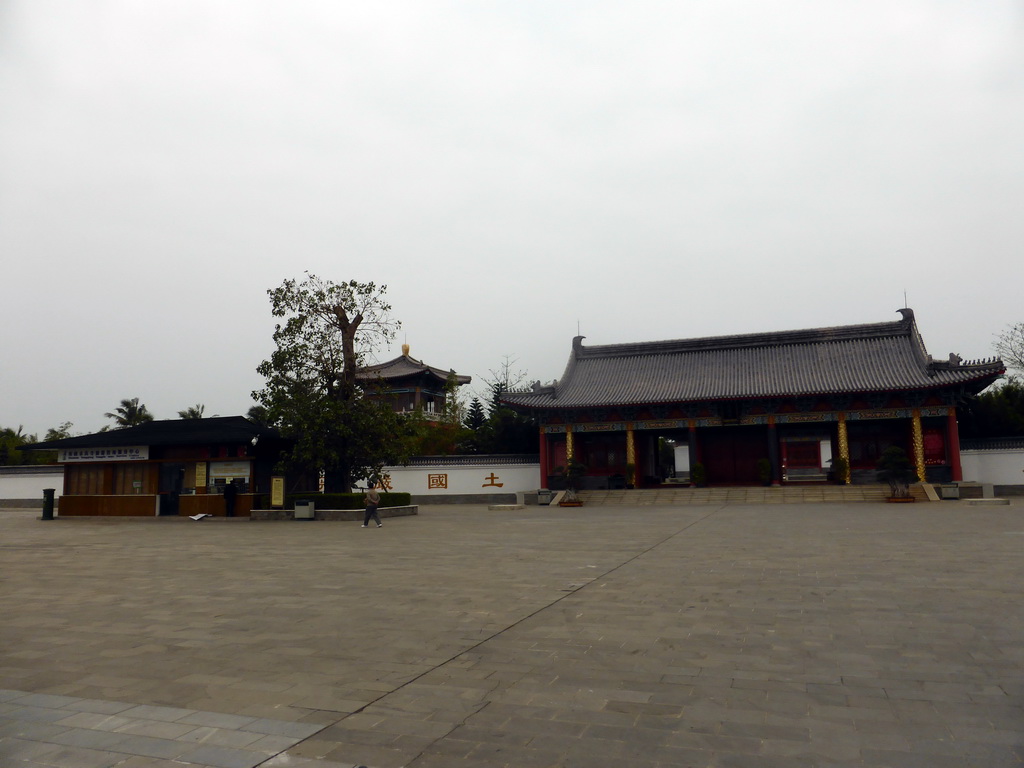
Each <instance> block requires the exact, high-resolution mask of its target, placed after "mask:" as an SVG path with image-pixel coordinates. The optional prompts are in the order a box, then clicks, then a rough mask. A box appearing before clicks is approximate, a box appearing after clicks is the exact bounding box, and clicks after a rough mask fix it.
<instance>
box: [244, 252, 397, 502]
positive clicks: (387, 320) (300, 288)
mask: <svg viewBox="0 0 1024 768" xmlns="http://www.w3.org/2000/svg"><path fill="white" fill-rule="evenodd" d="M386 291H387V287H386V286H383V285H381V286H378V285H376V284H375V283H359V282H356V281H355V280H352V281H350V282H348V283H341V284H337V283H333V282H331V281H329V280H324V279H321V278H319V277H317V276H316V275H312V274H310V273H308V272H307V273H306V279H305V280H303V281H302V282H298V281H296V280H286V281H284V283H282V284H281V286H280V287H278V288H274V289H271V290H268V291H267V294H268V295H269V297H270V302H271V312H272V314H273V315H274V317H276V318H280V319H281V321H282V322H279V323H278V324H277V325H276V326H275V330H274V337H273V338H274V344H275V345H276V349H275V350H274V352H273V353H272V354H271V357H270V359H269V360H264V361H263V362H262V363H261V364H260V365H259V367H258V368H257V371H258V372H259V373H260V375H261V376H263V377H264V378H265V379H266V383H265V385H264V387H263V388H262V389H260V390H257V391H255V392H253V393H252V396H253V399H254V400H256V402H257V403H258V404H259V405H260V406H263V407H264V408H266V413H267V415H268V417H269V422H270V423H271V424H272V425H274V426H276V427H277V428H278V429H279V430H280V431H281V433H282V434H283V435H284V436H285V437H287V438H290V439H291V440H292V441H293V444H292V448H291V450H290V452H289V454H288V455H287V456H286V457H285V460H286V464H287V465H288V467H289V468H290V469H291V470H293V471H295V472H299V473H304V474H305V475H306V476H314V475H315V474H317V473H319V472H320V471H321V470H322V471H323V472H324V473H325V487H326V489H327V490H329V491H336V490H341V491H350V490H351V488H352V485H353V483H355V482H356V481H357V480H359V479H362V478H372V477H375V476H377V475H379V474H380V473H381V471H382V470H383V467H384V465H385V464H388V463H392V462H397V461H400V460H401V459H402V458H404V447H405V446H406V445H407V442H406V440H404V439H403V437H404V435H405V434H406V433H407V431H408V430H407V426H406V425H404V424H402V423H401V421H400V418H399V416H398V415H397V414H395V413H394V411H392V410H391V408H390V407H389V405H388V403H387V402H385V401H383V400H381V399H377V398H373V397H368V396H367V395H366V391H365V390H366V389H367V387H372V386H373V385H372V384H368V385H366V386H360V385H359V383H358V382H357V380H356V373H357V371H358V369H359V367H360V366H361V365H362V362H363V359H364V357H365V356H367V355H369V354H371V353H372V352H373V351H374V350H375V349H377V348H378V347H379V346H381V345H383V344H386V343H388V342H390V341H391V340H393V339H394V336H395V332H396V331H397V329H398V328H399V325H400V324H399V323H398V321H396V320H392V319H391V306H390V305H389V304H387V303H386V302H385V301H384V294H385V293H386Z"/></svg>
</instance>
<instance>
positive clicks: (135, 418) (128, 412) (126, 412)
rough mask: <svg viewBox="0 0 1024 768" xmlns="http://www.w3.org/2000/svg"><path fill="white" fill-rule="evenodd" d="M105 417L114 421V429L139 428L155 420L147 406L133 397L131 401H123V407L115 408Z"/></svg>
mask: <svg viewBox="0 0 1024 768" xmlns="http://www.w3.org/2000/svg"><path fill="white" fill-rule="evenodd" d="M103 415H104V416H106V417H107V418H108V419H113V420H114V429H123V428H125V427H137V426H139V425H140V424H145V423H146V422H147V421H152V420H153V414H151V413H150V412H149V411H148V410H147V409H146V406H145V405H141V404H139V398H137V397H133V398H131V399H130V400H129V399H127V398H126V399H124V400H122V401H121V405H119V406H118V407H117V408H115V409H114V410H113V412H111V413H105V414H103Z"/></svg>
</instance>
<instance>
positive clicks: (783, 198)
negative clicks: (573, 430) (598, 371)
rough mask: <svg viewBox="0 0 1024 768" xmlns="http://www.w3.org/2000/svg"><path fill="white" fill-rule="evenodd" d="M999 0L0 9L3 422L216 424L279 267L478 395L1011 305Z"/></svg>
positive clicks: (970, 318)
mask: <svg viewBox="0 0 1024 768" xmlns="http://www.w3.org/2000/svg"><path fill="white" fill-rule="evenodd" d="M1022 43H1024V5H1022V3H1021V2H1020V0H1017V1H1016V2H1009V1H1007V2H1000V1H999V0H993V1H992V2H988V1H987V0H964V1H962V2H961V1H958V0H945V1H943V0H931V1H929V2H924V1H918V0H902V1H901V2H899V3H893V2H889V1H888V0H886V2H872V1H871V0H857V2H853V1H852V0H851V1H850V2H844V1H842V0H840V1H838V2H825V3H823V2H820V0H808V1H807V2H790V1H788V0H780V2H773V3H765V2H755V1H754V0H733V1H731V2H730V1H729V0H725V1H716V2H709V1H708V0H703V1H701V2H696V1H693V0H673V1H671V2H653V1H650V0H634V2H631V3H623V2H601V1H600V0H595V1H593V2H572V1H570V0H563V2H550V0H546V1H545V2H534V1H532V0H507V1H505V2H459V1H452V2H433V1H432V0H417V1H415V2H372V3H368V2H347V1H344V0H343V1H339V0H330V1H325V2H283V0H282V1H280V2H267V1H262V2H261V1H257V0H244V1H243V0H201V1H199V0H145V1H143V0H137V1H135V2H116V1H114V0H85V1H83V0H0V92H2V98H0V268H2V273H0V274H2V286H3V293H2V295H3V303H2V306H3V308H4V313H3V315H4V324H3V326H4V330H3V333H2V335H0V350H2V355H0V426H12V427H17V426H18V425H19V424H20V425H24V427H25V429H26V431H28V432H38V433H39V435H40V437H42V434H43V433H45V431H46V430H47V429H48V428H49V427H52V426H56V425H58V424H60V423H61V422H64V421H71V422H73V423H74V428H73V429H74V431H75V432H92V431H95V430H97V429H99V428H100V427H102V426H104V425H105V424H107V423H109V420H108V419H105V418H104V417H103V413H104V412H106V411H110V410H113V408H114V407H115V406H116V405H118V403H119V401H120V400H121V399H122V398H127V397H139V398H140V399H141V401H142V402H143V403H145V404H146V405H147V406H148V407H149V409H150V411H152V412H153V413H154V414H155V415H156V416H157V417H158V418H176V416H177V411H178V410H181V409H183V408H185V407H187V406H189V405H193V404H195V403H204V404H205V406H206V414H207V415H213V414H219V415H225V416H226V415H236V414H244V413H245V411H246V410H247V409H248V408H249V406H250V405H251V404H252V401H251V399H250V396H249V393H250V392H251V391H252V390H253V389H255V388H258V387H259V386H260V385H261V379H260V377H259V376H258V375H257V374H256V371H255V369H256V366H257V365H258V364H259V363H260V361H261V360H263V359H264V358H266V357H267V356H269V354H270V351H271V349H272V342H271V334H272V332H273V325H274V320H273V318H272V317H271V315H270V304H269V301H268V297H267V295H266V291H267V289H268V288H272V287H275V286H277V285H279V284H280V283H281V282H282V281H284V280H285V279H287V278H301V277H302V273H303V271H305V270H308V271H310V272H313V273H315V274H317V275H319V276H321V277H324V278H327V279H331V280H334V281H337V282H341V281H347V280H351V279H356V280H360V281H375V282H377V283H384V284H386V285H387V286H388V298H389V299H390V302H391V303H392V305H393V307H394V315H395V316H396V317H397V318H398V319H400V320H401V321H402V322H403V329H402V331H401V332H400V334H399V338H398V340H397V342H396V345H395V347H394V348H393V349H386V350H381V351H380V352H379V353H378V359H379V360H386V359H389V358H390V357H393V356H395V355H397V354H400V349H399V347H400V344H401V342H402V341H403V340H407V341H408V343H409V344H410V345H411V347H412V355H413V356H414V357H417V358H420V359H423V360H425V361H426V362H427V363H429V364H431V365H435V366H439V367H442V368H454V369H455V370H456V371H458V372H459V373H462V374H469V375H471V376H473V377H474V384H473V385H471V386H472V387H473V388H474V389H476V387H477V385H478V384H480V385H482V382H483V380H484V379H486V378H488V377H489V371H491V370H496V369H499V368H500V367H501V364H502V362H503V361H504V360H505V359H506V356H508V357H510V358H512V359H514V360H516V361H517V362H515V364H514V368H515V369H516V370H523V371H525V372H526V373H527V374H528V376H529V378H530V379H543V380H544V381H550V380H551V379H553V378H556V377H558V376H561V374H562V371H563V368H564V366H565V363H566V360H567V358H568V355H569V351H570V346H571V341H572V337H573V336H574V335H576V332H577V324H578V327H579V329H580V331H581V333H582V334H583V335H585V336H586V337H587V340H586V342H585V343H587V344H610V343H620V342H632V341H648V340H656V339H673V338H689V337H697V336H717V335H726V334H732V333H747V332H759V331H775V330H788V329H794V328H809V327H820V326H831V325H845V324H850V323H873V322H881V321H888V320H893V319H898V317H899V316H898V315H897V314H896V310H897V309H898V308H899V307H901V306H903V305H904V292H906V296H907V303H908V304H909V305H910V306H911V307H913V308H914V310H915V312H916V315H917V320H918V324H919V326H920V329H921V331H922V334H923V335H924V338H925V342H926V344H927V345H928V349H929V352H931V353H932V354H933V355H934V356H936V357H946V356H947V355H948V354H949V353H950V352H957V353H959V354H961V355H963V356H964V357H966V358H978V357H989V356H992V355H993V354H994V351H993V349H992V343H993V341H994V337H995V334H997V333H998V332H1000V331H1001V330H1003V329H1004V328H1005V327H1006V326H1007V325H1008V324H1010V323H1015V322H1020V321H1024V308H1022V304H1021V287H1022V280H1021V278H1022V275H1024V269H1022V267H1021V262H1022V259H1021V250H1022V249H1021V244H1022V241H1024V237H1022V235H1024V214H1022V211H1024V44H1022Z"/></svg>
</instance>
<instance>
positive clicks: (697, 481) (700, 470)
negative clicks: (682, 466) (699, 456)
mask: <svg viewBox="0 0 1024 768" xmlns="http://www.w3.org/2000/svg"><path fill="white" fill-rule="evenodd" d="M690 481H691V482H692V483H693V484H694V485H695V486H697V487H698V488H703V487H704V486H705V485H707V484H708V473H707V471H706V470H705V469H704V465H703V464H701V463H700V462H699V461H698V462H697V463H696V464H694V465H693V467H692V468H691V469H690Z"/></svg>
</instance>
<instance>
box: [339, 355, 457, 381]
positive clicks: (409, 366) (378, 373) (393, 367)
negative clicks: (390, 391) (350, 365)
mask: <svg viewBox="0 0 1024 768" xmlns="http://www.w3.org/2000/svg"><path fill="white" fill-rule="evenodd" d="M421 373H427V374H429V375H431V376H434V377H435V378H437V379H440V381H441V382H442V383H444V382H446V381H448V374H449V373H454V371H443V370H441V369H440V368H434V367H433V366H430V365H427V364H426V363H424V362H423V361H421V360H416V359H415V358H412V357H409V356H408V355H400V356H399V357H396V358H395V359H394V360H388V361H387V362H386V363H377V365H368V366H366V367H365V368H362V369H361V370H360V371H359V373H357V374H356V378H358V379H362V380H364V381H366V380H370V379H377V378H381V379H384V381H389V380H392V379H404V378H406V377H407V376H416V375H419V374H421ZM455 380H456V381H457V382H458V383H459V385H462V384H469V382H471V381H472V380H473V378H472V377H471V376H459V375H457V374H456V376H455Z"/></svg>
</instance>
